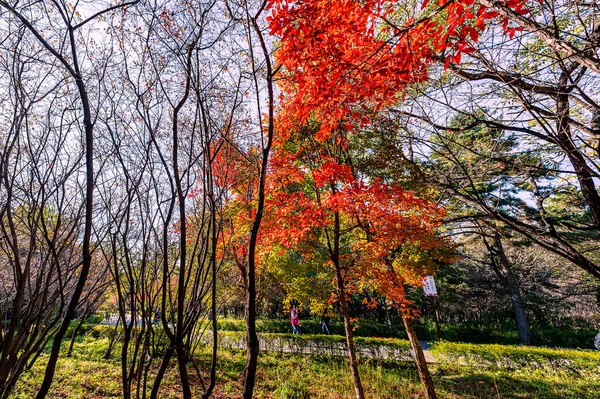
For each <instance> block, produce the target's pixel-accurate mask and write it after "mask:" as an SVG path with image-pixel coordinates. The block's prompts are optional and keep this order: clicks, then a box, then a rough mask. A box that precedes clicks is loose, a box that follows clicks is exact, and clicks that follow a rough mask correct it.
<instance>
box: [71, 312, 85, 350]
mask: <svg viewBox="0 0 600 399" xmlns="http://www.w3.org/2000/svg"><path fill="white" fill-rule="evenodd" d="M84 321H85V319H84V318H82V319H81V320H80V321H79V323H77V325H76V326H75V328H74V329H73V334H71V342H69V350H68V351H67V357H71V355H72V354H73V345H75V338H77V333H78V332H79V329H81V326H82V325H83V322H84Z"/></svg>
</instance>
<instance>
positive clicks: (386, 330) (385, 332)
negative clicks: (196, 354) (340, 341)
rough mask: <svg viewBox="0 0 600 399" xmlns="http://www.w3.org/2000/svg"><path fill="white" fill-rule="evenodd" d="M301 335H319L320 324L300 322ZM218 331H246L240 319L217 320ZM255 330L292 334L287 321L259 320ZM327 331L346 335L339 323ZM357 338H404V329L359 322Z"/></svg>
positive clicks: (333, 324)
mask: <svg viewBox="0 0 600 399" xmlns="http://www.w3.org/2000/svg"><path fill="white" fill-rule="evenodd" d="M300 322H301V323H302V327H301V329H302V333H303V334H321V333H322V332H321V323H320V322H319V321H318V320H313V319H306V320H301V321H300ZM217 325H218V329H219V330H222V331H246V324H245V321H244V320H242V319H230V318H227V319H219V320H218V322H217ZM256 329H257V331H258V332H262V333H277V334H287V333H291V332H292V326H291V324H290V322H289V320H274V319H261V320H257V321H256ZM329 331H330V332H331V334H333V335H346V333H345V331H344V324H343V323H341V322H335V323H331V324H330V325H329ZM354 335H355V336H357V337H382V338H406V333H405V332H404V327H402V326H389V325H387V324H381V323H371V322H369V321H364V322H361V321H359V322H358V324H357V325H356V326H355V328H354Z"/></svg>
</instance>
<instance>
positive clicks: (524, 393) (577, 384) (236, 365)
mask: <svg viewBox="0 0 600 399" xmlns="http://www.w3.org/2000/svg"><path fill="white" fill-rule="evenodd" d="M296 338H297V337H296ZM304 338H309V337H304ZM326 339H328V340H331V341H332V342H337V341H338V340H339V338H337V337H326ZM390 341H391V340H390ZM369 342H370V340H369ZM376 342H379V341H378V340H376ZM107 344H108V340H107V338H103V337H100V338H94V337H93V336H92V335H91V334H90V335H87V336H85V337H81V338H79V340H78V342H77V343H76V345H75V348H74V353H73V357H72V358H65V357H62V358H61V359H60V360H59V364H58V368H57V375H56V379H55V381H54V384H53V386H52V391H51V393H50V395H49V397H50V398H53V399H54V398H64V399H76V398H77V399H80V398H86V399H96V398H118V397H120V375H119V370H120V365H119V362H118V360H117V359H116V357H117V356H118V353H119V350H118V348H116V349H115V351H114V352H113V353H114V357H113V358H112V359H109V360H104V359H103V358H102V357H103V355H104V351H105V350H106V346H107ZM398 345H404V343H401V341H400V340H399V343H398ZM207 349H208V348H204V349H202V350H201V351H200V353H198V360H199V364H200V367H201V368H202V370H203V372H204V376H205V377H206V372H207V370H208V366H209V357H208V350H207ZM432 352H433V353H434V355H435V356H436V357H438V359H439V360H440V361H439V362H438V363H436V364H434V365H430V368H431V371H432V374H433V378H434V381H435V384H436V388H437V391H438V395H439V397H440V398H449V399H455V398H461V399H466V398H468V399H480V398H490V399H491V398H495V399H507V398H511V399H512V398H514V399H517V398H520V399H522V398H531V399H534V398H547V399H559V398H560V399H565V398H566V399H592V398H597V397H598V392H600V378H599V377H600V370H599V367H598V365H599V364H600V354H599V353H597V352H592V351H575V350H553V349H546V348H522V347H514V346H502V345H472V344H454V343H446V342H442V343H438V344H436V345H435V346H434V347H433V348H432ZM44 356H45V355H44ZM45 361H46V358H45V357H42V358H41V359H40V361H39V362H38V364H37V365H36V366H34V368H33V369H32V370H30V371H29V372H28V373H27V374H26V375H25V376H24V378H22V380H21V381H20V383H19V385H18V386H17V390H16V391H15V394H14V395H13V397H12V398H11V399H17V398H18V399H29V398H32V397H34V395H35V392H36V390H37V387H38V386H39V384H40V383H41V380H42V377H43V371H44V363H45ZM244 361H245V353H244V352H243V351H240V350H234V349H228V350H220V355H219V371H218V384H217V389H216V390H215V396H214V397H215V398H219V399H225V398H227V399H229V398H231V399H232V398H236V397H239V394H240V392H241V377H240V376H241V374H242V370H243V368H244ZM359 367H360V370H361V377H362V379H363V383H364V386H365V391H366V394H367V397H368V398H372V399H388V398H389V399H391V398H394V399H409V398H411V399H414V398H419V397H422V396H420V395H421V393H420V392H421V387H420V383H419V379H418V375H417V372H416V370H415V368H414V367H413V365H412V364H410V363H408V362H401V361H395V360H378V359H363V360H361V361H360V364H359ZM160 392H161V394H160V395H159V397H160V398H173V399H174V398H180V397H181V391H180V388H179V386H178V381H177V372H176V370H174V369H171V370H169V372H168V374H167V376H166V379H165V381H164V383H163V385H162V386H161V391H160ZM194 392H195V397H197V396H198V395H199V393H200V385H199V384H198V383H197V381H195V383H194ZM353 392H354V389H353V385H352V380H351V377H350V372H349V370H348V366H347V362H346V360H345V359H344V358H342V357H335V356H327V355H310V356H309V355H295V354H287V353H274V352H263V353H261V355H260V364H259V370H258V376H257V387H256V391H255V393H256V397H257V398H264V399H267V398H268V399H292V398H295V399H303V398H316V399H325V398H351V397H353Z"/></svg>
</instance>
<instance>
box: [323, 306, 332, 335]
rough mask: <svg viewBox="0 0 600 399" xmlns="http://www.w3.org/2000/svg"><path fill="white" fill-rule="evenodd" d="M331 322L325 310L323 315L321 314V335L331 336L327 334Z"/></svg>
mask: <svg viewBox="0 0 600 399" xmlns="http://www.w3.org/2000/svg"><path fill="white" fill-rule="evenodd" d="M330 322H331V319H330V318H329V316H328V315H327V310H326V311H325V313H323V316H321V331H323V334H327V335H329V334H331V333H330V332H329V323H330Z"/></svg>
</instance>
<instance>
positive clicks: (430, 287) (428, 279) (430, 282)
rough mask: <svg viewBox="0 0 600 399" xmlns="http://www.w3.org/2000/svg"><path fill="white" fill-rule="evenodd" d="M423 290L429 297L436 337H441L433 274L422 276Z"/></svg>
mask: <svg viewBox="0 0 600 399" xmlns="http://www.w3.org/2000/svg"><path fill="white" fill-rule="evenodd" d="M423 291H424V292H425V296H427V297H429V301H430V302H431V310H432V311H433V318H434V320H435V329H436V332H437V338H438V339H442V328H441V327H440V315H439V313H438V310H437V306H436V298H437V295H438V293H437V288H436V286H435V280H434V279H433V276H425V277H423Z"/></svg>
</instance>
